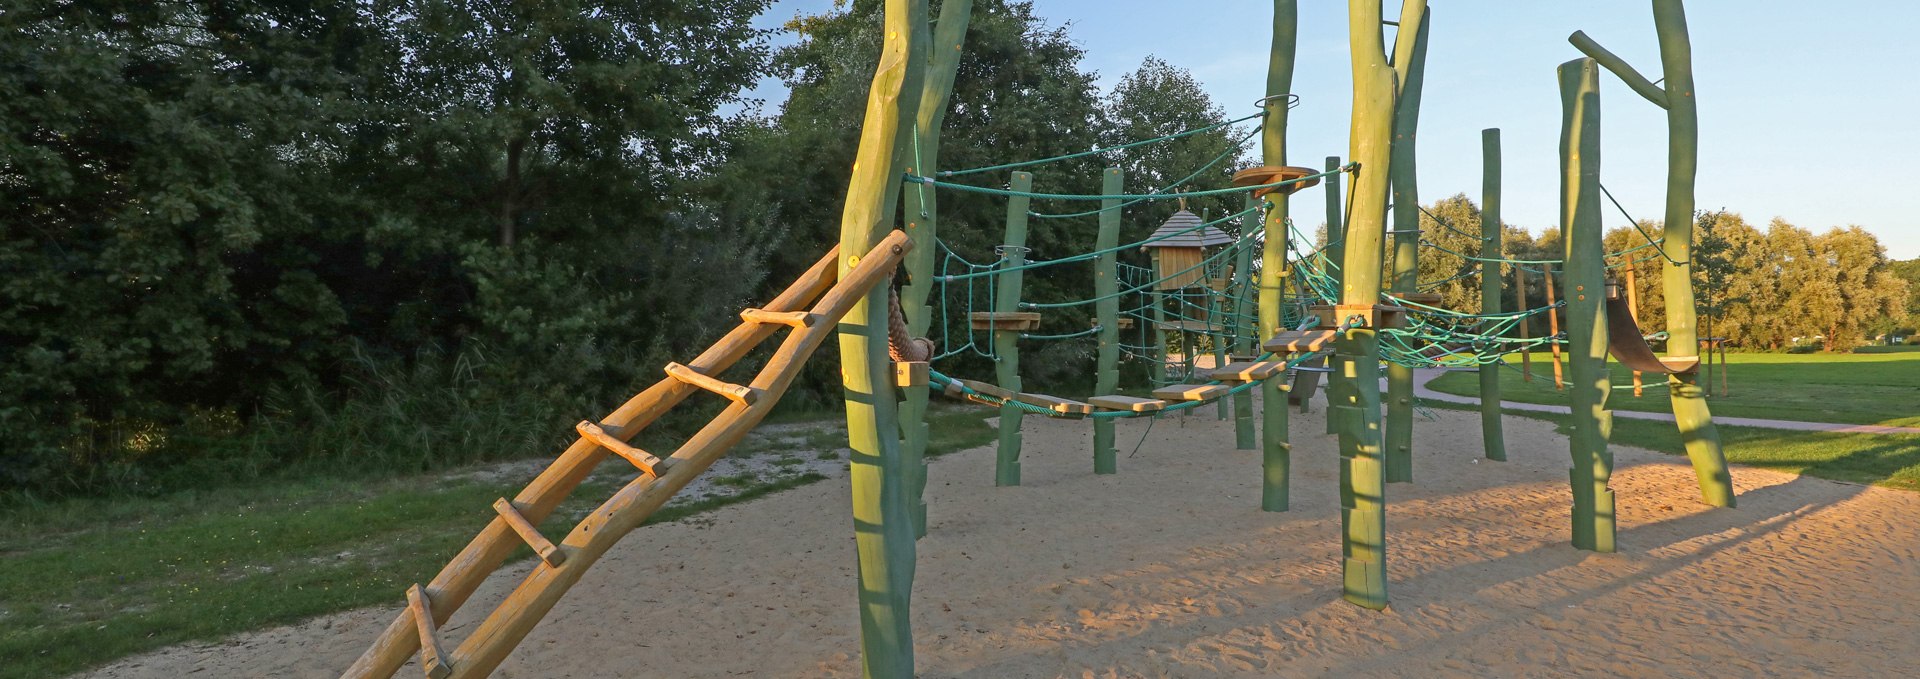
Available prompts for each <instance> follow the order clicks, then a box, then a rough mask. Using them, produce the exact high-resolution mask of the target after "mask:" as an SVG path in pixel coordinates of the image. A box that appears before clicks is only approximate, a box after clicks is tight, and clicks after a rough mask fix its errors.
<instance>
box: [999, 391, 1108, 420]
mask: <svg viewBox="0 0 1920 679" xmlns="http://www.w3.org/2000/svg"><path fill="white" fill-rule="evenodd" d="M1013 400H1015V401H1019V402H1021V403H1025V404H1027V405H1031V406H1039V407H1042V408H1046V409H1048V410H1051V411H1053V412H1056V413H1060V414H1062V415H1067V416H1070V417H1086V416H1088V415H1092V414H1093V406H1092V405H1089V404H1086V403H1081V402H1079V401H1075V400H1072V399H1065V398H1060V397H1058V396H1049V395H1047V394H1024V393H1023V394H1015V395H1014V397H1013Z"/></svg>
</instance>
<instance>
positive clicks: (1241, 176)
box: [1233, 165, 1320, 198]
mask: <svg viewBox="0 0 1920 679" xmlns="http://www.w3.org/2000/svg"><path fill="white" fill-rule="evenodd" d="M1319 173H1320V171H1319V170H1315V169H1313V168H1310V167H1295V166H1292V165H1282V166H1279V167H1274V166H1271V165H1263V166H1260V167H1249V168H1247V169H1245V170H1241V171H1239V172H1235V173H1233V185H1234V186H1238V187H1247V186H1261V185H1264V184H1274V183H1278V182H1284V181H1290V180H1294V179H1299V178H1301V177H1306V176H1309V175H1315V174H1319ZM1319 183H1320V180H1319V179H1318V178H1315V179H1310V180H1307V181H1304V182H1300V183H1298V184H1288V185H1286V186H1275V187H1268V188H1264V189H1257V190H1255V191H1254V192H1253V196H1254V197H1255V198H1258V197H1260V196H1264V195H1267V194H1269V193H1280V194H1283V195H1284V194H1291V193H1293V192H1295V191H1299V190H1300V189H1304V188H1307V187H1309V186H1314V185H1316V184H1319Z"/></svg>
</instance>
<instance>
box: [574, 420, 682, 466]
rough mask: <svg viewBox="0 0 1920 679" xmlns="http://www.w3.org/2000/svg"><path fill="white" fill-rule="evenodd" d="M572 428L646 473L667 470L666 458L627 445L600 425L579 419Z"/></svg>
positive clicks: (581, 435) (582, 436)
mask: <svg viewBox="0 0 1920 679" xmlns="http://www.w3.org/2000/svg"><path fill="white" fill-rule="evenodd" d="M573 430H574V431H576V432H579V433H580V437H581V438H584V439H586V440H588V441H592V442H594V443H595V444H596V445H599V446H600V447H602V448H605V449H607V450H610V451H613V454H615V455H619V456H620V457H624V458H626V459H627V461H628V462H632V463H633V466H635V467H639V468H640V469H641V471H645V472H646V473H648V474H652V475H654V476H659V475H660V474H661V473H662V472H665V471H666V470H667V461H666V460H662V459H660V458H658V457H655V456H654V455H653V453H649V452H647V451H644V450H641V449H639V448H635V447H633V446H630V445H627V442H626V441H622V440H620V439H618V438H614V436H613V435H612V434H609V433H607V430H605V429H601V428H600V425H597V424H594V423H592V422H588V421H586V420H581V421H580V424H576V425H573Z"/></svg>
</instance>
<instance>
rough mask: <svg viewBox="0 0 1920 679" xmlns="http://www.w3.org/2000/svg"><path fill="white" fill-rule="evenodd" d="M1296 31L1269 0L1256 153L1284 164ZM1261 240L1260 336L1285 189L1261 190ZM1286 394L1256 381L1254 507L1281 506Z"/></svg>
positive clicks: (1274, 317)
mask: <svg viewBox="0 0 1920 679" xmlns="http://www.w3.org/2000/svg"><path fill="white" fill-rule="evenodd" d="M1299 33H1300V8H1299V7H1298V6H1297V5H1296V4H1295V2H1294V0H1273V49H1272V51H1271V52H1270V53H1269V56H1268V61H1267V98H1266V100H1265V102H1266V120H1265V123H1264V124H1265V128H1264V129H1262V130H1261V134H1260V159H1261V162H1262V163H1264V164H1266V165H1269V166H1275V167H1278V166H1282V165H1286V164H1287V104H1288V100H1289V99H1291V97H1289V96H1287V95H1288V94H1289V93H1291V92H1292V91H1293V59H1294V52H1295V48H1296V45H1297V44H1298V42H1299ZM1265 199H1266V202H1267V210H1266V216H1265V217H1264V219H1265V229H1266V241H1265V243H1263V245H1262V247H1261V249H1260V335H1259V337H1260V341H1261V343H1262V344H1264V343H1266V341H1267V340H1270V339H1273V336H1274V334H1275V333H1277V332H1279V331H1280V330H1281V327H1280V326H1281V325H1282V324H1283V323H1284V320H1285V319H1284V317H1283V316H1282V315H1281V311H1282V309H1281V306H1280V305H1281V299H1280V298H1281V294H1282V293H1283V292H1285V288H1286V284H1287V273H1288V272H1287V235H1288V234H1287V208H1288V203H1289V201H1288V195H1287V193H1286V192H1283V191H1275V192H1273V193H1269V194H1267V195H1266V196H1265ZM1287 417H1288V413H1287V394H1286V392H1284V391H1281V389H1280V382H1279V381H1278V380H1266V381H1264V382H1261V383H1260V419H1261V422H1260V468H1261V479H1262V481H1261V485H1260V488H1261V490H1260V508H1261V509H1263V510H1266V511H1269V512H1284V511H1287V506H1288V497H1287V493H1288V487H1287V486H1288V483H1289V481H1290V477H1291V476H1292V475H1293V450H1292V447H1293V444H1291V443H1289V442H1288V440H1287Z"/></svg>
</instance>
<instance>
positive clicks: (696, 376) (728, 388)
mask: <svg viewBox="0 0 1920 679" xmlns="http://www.w3.org/2000/svg"><path fill="white" fill-rule="evenodd" d="M667 374H668V375H670V376H672V377H673V379H676V380H680V381H682V382H685V383H687V384H691V385H693V386H696V387H699V388H701V389H705V390H707V391H711V392H713V393H716V394H719V395H721V396H725V397H727V398H729V399H732V400H733V401H734V402H736V403H739V404H741V405H749V406H750V405H753V402H754V400H755V399H757V398H759V397H760V394H759V393H758V392H756V391H754V389H753V387H745V386H741V385H738V384H732V383H729V382H724V381H721V380H718V379H715V378H712V377H708V376H706V375H702V374H700V371H698V370H694V369H693V368H689V367H687V366H684V365H681V364H679V363H668V364H667Z"/></svg>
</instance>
